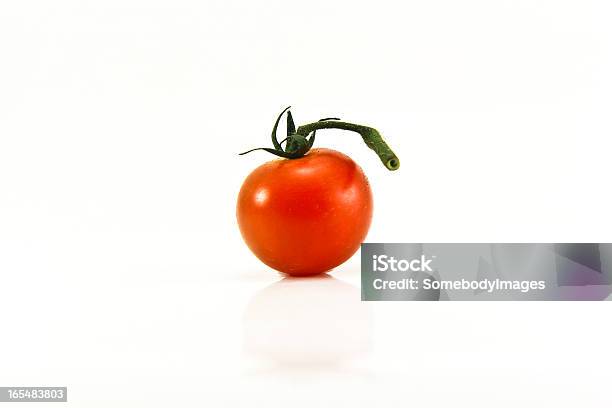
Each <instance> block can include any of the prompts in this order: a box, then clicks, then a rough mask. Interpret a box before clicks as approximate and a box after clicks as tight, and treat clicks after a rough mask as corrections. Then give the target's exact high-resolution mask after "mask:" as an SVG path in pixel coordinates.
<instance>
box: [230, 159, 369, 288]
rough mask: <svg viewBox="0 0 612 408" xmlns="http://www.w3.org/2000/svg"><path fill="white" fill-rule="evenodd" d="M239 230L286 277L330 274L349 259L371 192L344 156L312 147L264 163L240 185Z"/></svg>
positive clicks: (362, 230)
mask: <svg viewBox="0 0 612 408" xmlns="http://www.w3.org/2000/svg"><path fill="white" fill-rule="evenodd" d="M236 216H237V218H238V225H239V227H240V232H241V233H242V236H243V238H244V240H245V242H246V243H247V245H248V246H249V248H250V249H251V250H252V251H253V253H254V254H255V255H256V256H257V257H258V258H259V259H260V260H261V261H262V262H264V263H265V264H266V265H268V266H270V267H272V268H274V269H276V270H278V271H281V272H285V273H287V274H289V275H294V276H308V275H315V274H318V273H322V272H326V271H329V270H330V269H332V268H334V267H336V266H338V265H340V264H341V263H343V262H344V261H346V260H347V259H349V258H350V257H351V256H352V255H353V254H354V253H355V252H356V251H357V249H358V248H359V244H360V243H361V242H362V241H363V240H364V239H365V236H366V234H367V232H368V228H369V227H370V221H371V219H372V192H371V190H370V186H369V184H368V180H367V179H366V177H365V175H364V174H363V171H362V170H361V168H360V167H359V166H358V165H357V164H355V162H354V161H353V160H351V159H350V158H349V157H348V156H345V155H344V154H342V153H339V152H337V151H335V150H329V149H313V150H311V151H310V152H309V153H308V154H307V155H306V156H304V157H301V158H299V159H291V160H286V159H281V160H274V161H270V162H268V163H265V164H263V165H262V166H260V167H258V168H257V169H255V170H254V171H253V172H252V173H251V174H250V175H249V176H248V177H247V178H246V180H245V181H244V184H243V185H242V188H241V189H240V193H239V195H238V205H237V209H236Z"/></svg>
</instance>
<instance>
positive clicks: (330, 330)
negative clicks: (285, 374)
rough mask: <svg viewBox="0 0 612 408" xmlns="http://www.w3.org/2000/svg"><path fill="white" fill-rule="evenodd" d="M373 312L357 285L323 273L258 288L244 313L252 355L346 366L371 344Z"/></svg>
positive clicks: (299, 365) (304, 365) (246, 341)
mask: <svg viewBox="0 0 612 408" xmlns="http://www.w3.org/2000/svg"><path fill="white" fill-rule="evenodd" d="M370 326H371V315H370V311H369V305H367V304H366V303H363V302H361V300H360V291H359V289H358V288H356V287H355V286H353V285H351V284H348V283H346V282H343V281H341V280H338V279H336V278H333V277H331V276H329V275H326V274H325V275H320V276H316V277H310V278H291V277H286V278H283V279H282V280H280V281H278V282H275V283H273V284H272V285H270V286H268V287H266V288H264V289H262V290H260V291H258V292H257V293H256V294H255V295H254V296H253V298H252V299H251V301H250V302H249V304H248V306H247V308H246V311H245V314H244V347H245V351H246V352H247V353H248V354H250V355H251V356H255V357H259V358H261V359H264V360H265V361H267V362H271V363H273V364H277V365H282V366H284V367H287V366H289V367H294V368H317V367H322V366H326V367H327V366H341V365H342V364H344V363H347V362H348V361H350V360H352V359H354V358H356V357H358V356H361V355H363V354H364V353H365V352H367V351H368V350H369V348H370V336H371V330H370Z"/></svg>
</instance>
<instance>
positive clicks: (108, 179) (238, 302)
mask: <svg viewBox="0 0 612 408" xmlns="http://www.w3.org/2000/svg"><path fill="white" fill-rule="evenodd" d="M611 18H612V10H611V9H610V5H609V2H605V1H599V2H596V1H578V0H575V1H552V0H551V1H543V0H531V1H484V0H483V1H474V0H470V1H462V2H453V1H409V2H391V1H376V2H365V1H364V2H361V1H357V2H356V1H353V2H349V1H337V2H328V1H308V2H306V1H302V2H288V1H270V2H248V1H221V0H219V1H162V0H158V1H144V0H143V1H136V0H128V1H125V0H122V1H99V2H95V1H87V2H83V1H65V0H64V1H54V2H46V1H3V2H2V4H1V5H0V112H1V113H0V274H1V275H0V276H1V278H2V280H1V284H2V289H3V290H2V295H1V296H0V321H1V324H2V326H1V329H0V357H1V361H0V367H1V369H0V385H24V386H25V385H66V386H68V388H69V400H70V402H69V403H68V405H69V406H75V407H97V406H100V407H108V406H111V405H112V406H126V407H128V406H129V407H133V406H146V407H153V406H169V405H176V406H186V405H190V406H196V405H200V406H210V407H224V406H231V407H233V406H270V407H274V406H308V407H311V406H334V407H337V406H390V405H394V406H398V405H400V404H401V405H402V406H404V405H408V406H411V405H414V406H454V405H456V406H460V405H469V406H476V407H480V406H482V407H489V406H500V407H505V406H508V407H515V406H519V405H520V406H542V405H551V406H552V405H554V406H556V407H570V406H571V407H574V406H585V407H586V406H588V407H596V406H599V407H600V406H606V405H610V402H612V396H611V395H610V393H609V377H610V372H611V371H610V370H611V367H612V364H611V363H612V356H611V353H610V341H611V335H612V330H611V329H610V312H611V309H610V305H609V304H608V303H581V304H579V303H571V304H570V303H537V304H535V303H450V304H429V303H428V304H417V303H389V304H379V303H376V304H372V303H369V304H362V303H360V302H359V300H358V263H357V258H353V259H352V260H351V261H349V262H348V263H347V264H346V265H344V266H342V267H340V268H338V270H337V271H335V272H334V276H336V277H337V279H338V280H314V281H308V282H290V285H284V286H279V285H283V284H275V283H273V282H275V281H277V280H278V279H279V278H278V276H277V275H276V274H275V273H273V272H271V271H270V270H268V269H267V268H266V267H265V266H263V265H261V264H260V263H259V262H258V261H257V260H256V259H255V258H254V257H253V256H252V255H251V254H250V253H249V252H248V250H247V248H246V247H245V246H244V245H243V244H242V242H241V239H240V236H239V233H238V231H237V228H236V225H235V220H234V202H235V196H236V193H237V191H238V189H239V187H240V184H241V182H242V179H243V178H244V177H245V176H246V175H247V174H248V172H249V171H251V170H252V169H253V168H254V167H255V166H257V165H258V164H260V163H262V162H264V161H265V160H268V159H269V157H268V156H267V155H265V154H264V153H254V154H252V155H250V156H247V157H241V158H239V157H237V156H236V153H237V152H239V151H242V150H245V149H247V148H250V147H256V146H262V145H267V144H268V143H269V141H268V137H269V131H270V128H271V126H272V123H273V121H274V119H275V116H276V115H277V113H278V112H279V111H280V110H281V109H282V108H283V107H284V106H286V105H288V104H292V105H293V106H294V109H293V112H294V115H295V117H296V120H297V121H298V123H300V122H301V123H306V122H309V121H312V120H316V119H318V118H320V117H325V116H333V115H339V116H340V117H342V118H343V119H346V120H350V121H353V122H356V123H366V124H371V125H374V126H376V127H378V128H379V129H380V130H381V132H382V133H383V135H384V136H385V137H386V138H387V140H388V142H389V143H390V144H391V145H392V146H393V148H394V149H395V150H396V152H397V153H398V155H399V156H400V158H401V160H402V168H401V169H400V171H399V172H396V173H393V174H390V173H388V172H387V171H386V170H385V169H384V168H383V167H382V165H381V164H380V162H379V161H378V160H377V158H376V157H375V156H374V155H373V154H372V153H371V152H370V151H369V150H368V149H367V148H365V147H364V146H363V144H362V143H361V142H360V140H359V138H358V137H356V136H355V135H351V134H344V133H340V132H337V133H335V132H328V133H323V132H321V135H320V136H318V137H317V143H318V144H319V145H321V146H323V145H324V146H328V147H336V148H338V149H340V150H343V151H345V152H347V153H349V154H351V155H352V156H353V157H354V158H355V160H356V161H357V162H358V163H360V164H361V165H362V167H363V168H364V170H365V171H366V173H367V174H368V176H369V178H370V182H371V184H372V187H373V189H374V193H375V214H374V222H373V227H372V229H371V231H370V235H369V237H368V240H369V241H372V242H474V241H477V242H478V241H484V242H534V241H535V242H566V241H570V242H580V241H589V242H609V241H610V231H611V230H612V229H611V228H612V217H610V207H611V200H610V187H609V183H610V182H609V175H610V161H609V155H610V151H611V149H610V148H611V147H612V144H611V142H610V140H611V137H610V135H611V134H612V132H611V131H612V122H611V121H610V117H609V113H610V109H611V108H612V98H611V96H610V95H612V82H611V80H610V75H609V73H610V72H612V28H611V26H610V24H609V21H610V20H611ZM269 285H272V286H271V287H270V288H268V289H264V288H265V287H267V286H269ZM351 285H352V286H351ZM295 299H303V301H300V302H297V303H296V302H295ZM275 305H284V306H283V308H277V307H275ZM279 313H280V314H279ZM292 313H294V314H295V316H296V318H295V319H291V318H290V317H291V316H292ZM345 315H346V318H345V319H343V318H342V316H345ZM279 322H280V323H279ZM283 327H286V330H282V329H283ZM267 344H268V345H267ZM266 345H267V346H266ZM306 363H308V364H306ZM108 387H112V391H107V390H108ZM172 401H174V402H172ZM7 406H8V405H7Z"/></svg>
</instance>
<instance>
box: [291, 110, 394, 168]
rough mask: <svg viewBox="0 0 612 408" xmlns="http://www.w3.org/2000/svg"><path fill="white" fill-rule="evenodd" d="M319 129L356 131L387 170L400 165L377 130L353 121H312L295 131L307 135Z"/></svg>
mask: <svg viewBox="0 0 612 408" xmlns="http://www.w3.org/2000/svg"><path fill="white" fill-rule="evenodd" d="M320 129H343V130H350V131H352V132H357V133H359V134H360V135H361V137H362V138H363V141H364V142H365V144H366V145H367V146H368V147H369V148H370V149H372V150H374V152H375V153H376V154H377V155H378V157H379V158H380V160H381V161H382V162H383V164H384V165H385V167H386V168H387V169H389V170H397V169H399V166H400V161H399V159H398V157H397V156H396V155H395V153H393V150H391V148H390V147H389V146H388V145H387V143H385V141H384V140H383V138H382V136H381V135H380V133H378V130H376V129H374V128H371V127H368V126H362V125H356V124H354V123H348V122H340V121H335V120H334V121H331V120H330V121H325V122H313V123H309V124H307V125H303V126H300V127H299V128H298V129H297V131H296V133H297V134H299V135H302V136H304V137H307V136H308V135H309V134H310V133H312V132H314V131H315V130H320Z"/></svg>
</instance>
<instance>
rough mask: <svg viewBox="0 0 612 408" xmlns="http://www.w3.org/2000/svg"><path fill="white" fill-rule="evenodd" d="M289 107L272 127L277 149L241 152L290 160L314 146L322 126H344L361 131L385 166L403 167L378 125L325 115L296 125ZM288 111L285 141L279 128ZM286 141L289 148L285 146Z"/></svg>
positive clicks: (353, 130)
mask: <svg viewBox="0 0 612 408" xmlns="http://www.w3.org/2000/svg"><path fill="white" fill-rule="evenodd" d="M289 108H290V106H289V107H287V108H285V110H283V111H282V112H281V114H280V115H278V118H277V119H276V122H275V123H274V127H273V128H272V145H273V146H274V148H267V147H260V148H257V149H251V150H248V151H246V152H244V153H240V155H243V154H247V153H250V152H252V151H255V150H264V151H266V152H268V153H272V154H274V155H276V156H279V157H284V158H286V159H299V158H300V157H303V156H304V155H305V154H306V153H308V151H310V149H311V148H312V145H313V144H314V141H315V135H316V133H317V130H321V129H343V130H350V131H352V132H356V133H359V134H360V135H361V137H362V139H363V141H364V142H365V144H366V145H367V146H368V147H369V148H370V149H372V150H374V152H375V153H376V154H377V155H378V157H379V158H380V160H381V161H382V163H383V164H384V165H385V167H386V168H387V169H389V170H391V171H393V170H397V169H399V166H400V161H399V159H398V157H397V156H396V155H395V153H393V150H391V148H390V147H389V146H388V145H387V143H385V141H384V140H383V138H382V136H381V135H380V133H378V131H377V130H376V129H374V128H371V127H368V126H362V125H356V124H354V123H348V122H342V121H340V119H338V118H324V119H321V120H319V121H318V122H313V123H309V124H307V125H302V126H300V127H298V128H297V129H296V128H295V123H294V122H293V116H292V115H291V112H290V111H289ZM285 112H287V137H286V138H285V139H284V140H282V141H281V142H279V141H278V139H277V137H276V130H277V128H278V124H279V122H280V120H281V118H282V117H283V115H284V114H285ZM283 143H284V144H285V147H284V148H283Z"/></svg>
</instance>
